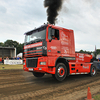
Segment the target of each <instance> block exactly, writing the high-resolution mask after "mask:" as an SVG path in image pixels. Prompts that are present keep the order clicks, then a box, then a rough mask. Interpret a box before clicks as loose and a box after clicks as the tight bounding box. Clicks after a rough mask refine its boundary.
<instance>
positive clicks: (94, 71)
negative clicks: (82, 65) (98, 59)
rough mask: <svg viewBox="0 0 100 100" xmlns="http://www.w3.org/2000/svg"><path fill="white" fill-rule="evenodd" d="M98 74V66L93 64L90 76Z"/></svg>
mask: <svg viewBox="0 0 100 100" xmlns="http://www.w3.org/2000/svg"><path fill="white" fill-rule="evenodd" d="M96 74H97V68H96V66H94V65H92V66H91V69H90V76H96Z"/></svg>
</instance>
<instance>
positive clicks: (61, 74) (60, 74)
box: [58, 67, 65, 77]
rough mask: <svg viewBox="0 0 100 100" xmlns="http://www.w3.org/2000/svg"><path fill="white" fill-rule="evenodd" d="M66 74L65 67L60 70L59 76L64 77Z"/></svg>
mask: <svg viewBox="0 0 100 100" xmlns="http://www.w3.org/2000/svg"><path fill="white" fill-rule="evenodd" d="M64 74H65V69H64V68H63V67H59V68H58V76H59V77H63V76H64Z"/></svg>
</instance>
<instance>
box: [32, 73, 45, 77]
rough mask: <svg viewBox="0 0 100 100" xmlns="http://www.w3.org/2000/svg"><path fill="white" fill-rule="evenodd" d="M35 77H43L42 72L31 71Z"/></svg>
mask: <svg viewBox="0 0 100 100" xmlns="http://www.w3.org/2000/svg"><path fill="white" fill-rule="evenodd" d="M32 73H33V75H34V76H35V77H43V76H44V73H39V72H32Z"/></svg>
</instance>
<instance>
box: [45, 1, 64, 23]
mask: <svg viewBox="0 0 100 100" xmlns="http://www.w3.org/2000/svg"><path fill="white" fill-rule="evenodd" d="M62 1H63V0H44V7H47V16H48V18H47V21H48V22H49V23H50V24H55V22H56V20H57V18H56V17H57V16H58V11H59V10H60V9H61V7H62Z"/></svg>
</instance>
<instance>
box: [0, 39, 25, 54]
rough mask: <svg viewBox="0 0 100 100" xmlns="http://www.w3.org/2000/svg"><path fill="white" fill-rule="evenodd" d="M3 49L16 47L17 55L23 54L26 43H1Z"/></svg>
mask: <svg viewBox="0 0 100 100" xmlns="http://www.w3.org/2000/svg"><path fill="white" fill-rule="evenodd" d="M0 46H1V47H15V48H16V52H17V54H19V53H21V52H23V46H24V43H19V42H17V41H13V40H6V41H5V42H4V43H3V42H0Z"/></svg>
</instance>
